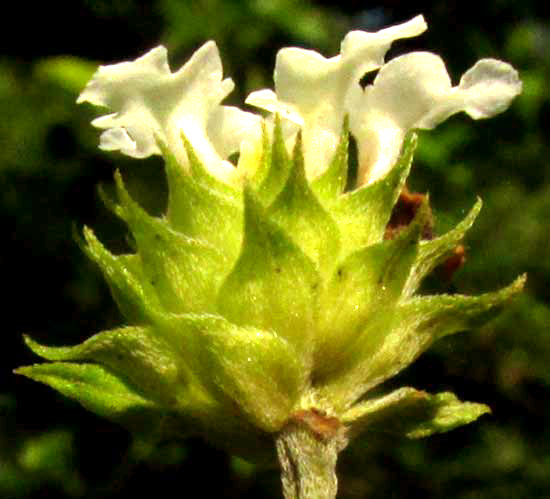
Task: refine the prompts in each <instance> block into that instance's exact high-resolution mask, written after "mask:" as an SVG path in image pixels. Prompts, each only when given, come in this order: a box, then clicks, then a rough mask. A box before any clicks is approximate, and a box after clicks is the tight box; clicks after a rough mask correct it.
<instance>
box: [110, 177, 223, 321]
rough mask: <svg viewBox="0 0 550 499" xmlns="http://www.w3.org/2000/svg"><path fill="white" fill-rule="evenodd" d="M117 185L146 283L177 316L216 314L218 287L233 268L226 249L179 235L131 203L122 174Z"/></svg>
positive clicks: (163, 221)
mask: <svg viewBox="0 0 550 499" xmlns="http://www.w3.org/2000/svg"><path fill="white" fill-rule="evenodd" d="M116 183H117V191H118V195H119V198H120V200H121V203H122V204H121V206H122V209H123V216H124V219H125V220H126V222H127V223H128V225H129V227H130V229H131V231H132V234H133V236H134V238H135V240H136V243H137V247H138V255H139V258H140V261H141V266H142V268H143V274H144V277H145V280H146V281H147V282H148V285H150V286H152V287H153V288H154V289H155V290H156V292H157V295H158V296H159V299H160V300H161V302H162V304H163V306H164V307H165V308H166V309H167V310H169V311H171V312H176V313H184V312H199V311H201V312H208V311H211V312H213V311H214V309H215V299H216V295H217V291H218V287H219V286H220V284H221V282H222V280H223V279H224V277H225V273H226V272H227V270H228V268H230V267H227V261H226V259H225V255H224V254H223V249H222V250H221V251H220V250H219V249H218V248H216V247H213V246H212V244H211V243H208V242H205V241H202V240H198V239H193V238H190V237H188V236H186V235H184V234H181V233H179V232H176V231H175V230H173V229H172V228H171V227H170V226H169V225H168V222H167V221H166V220H162V219H160V218H155V217H152V216H150V215H149V214H147V213H146V212H145V211H144V210H143V209H142V208H141V207H140V206H139V205H138V204H137V203H136V202H135V201H133V200H132V198H131V197H130V195H129V194H128V192H127V191H126V189H125V187H124V184H123V182H122V178H121V176H120V174H117V175H116Z"/></svg>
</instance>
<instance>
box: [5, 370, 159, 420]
mask: <svg viewBox="0 0 550 499" xmlns="http://www.w3.org/2000/svg"><path fill="white" fill-rule="evenodd" d="M15 373H16V374H22V375H23V376H26V377H27V378H30V379H33V380H35V381H39V382H40V383H44V384H46V385H49V386H51V387H52V388H54V389H56V390H57V391H58V392H60V393H62V394H63V395H65V396H67V397H70V398H73V399H75V400H77V401H78V402H80V404H82V405H83V406H84V407H85V408H86V409H88V410H90V411H92V412H94V413H96V414H98V415H100V416H102V417H105V418H107V419H110V420H112V421H115V422H118V423H121V424H128V423H131V421H132V420H133V419H135V418H136V417H137V418H138V419H141V418H143V417H145V415H147V414H148V415H150V414H151V413H152V412H155V411H156V405H155V404H154V403H153V402H151V401H150V400H147V399H146V398H144V397H143V396H142V395H140V394H138V393H137V392H136V391H135V390H134V389H133V387H131V386H130V385H129V384H128V383H127V382H125V381H123V380H121V379H120V378H119V377H117V376H115V375H114V374H113V373H112V372H111V371H110V370H109V369H107V368H105V367H103V366H99V365H97V364H74V363H68V362H54V363H51V364H35V365H33V366H26V367H20V368H19V369H17V370H16V371H15Z"/></svg>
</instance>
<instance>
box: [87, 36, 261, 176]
mask: <svg viewBox="0 0 550 499" xmlns="http://www.w3.org/2000/svg"><path fill="white" fill-rule="evenodd" d="M222 77H223V73H222V65H221V61H220V56H219V53H218V49H217V47H216V44H215V43H214V42H207V43H206V44H204V45H203V46H202V47H201V48H200V49H198V50H197V51H196V52H195V53H194V54H193V56H192V57H191V59H190V60H189V61H188V62H187V63H186V64H185V65H184V66H183V67H182V68H181V69H180V70H179V71H177V72H175V73H172V72H171V71H170V68H169V66H168V61H167V57H166V49H165V48H164V47H162V46H159V47H156V48H154V49H152V50H151V51H149V52H148V53H147V54H145V55H144V56H142V57H140V58H138V59H136V60H135V61H132V62H122V63H119V64H113V65H109V66H101V67H100V68H99V69H98V70H97V72H96V73H95V75H94V76H93V78H92V80H91V81H90V82H89V83H88V85H87V86H86V88H85V89H84V91H83V92H82V93H81V94H80V96H79V98H78V100H77V102H79V103H80V102H85V101H87V102H90V103H92V104H95V105H99V106H105V107H107V108H109V109H110V110H112V111H113V113H112V114H108V115H105V116H102V117H100V118H97V119H95V120H94V121H93V122H92V124H93V125H94V126H96V127H98V128H104V129H106V131H105V132H103V133H102V135H101V141H100V148H101V149H104V150H109V151H111V150H119V151H120V152H122V153H124V154H126V155H128V156H132V157H135V158H144V157H147V156H150V155H152V154H160V150H159V148H158V146H157V137H158V139H160V140H162V141H163V142H164V143H165V144H166V145H167V146H168V148H169V149H170V151H171V152H172V154H174V155H175V157H176V158H177V159H178V161H179V162H180V163H181V164H182V165H183V166H184V167H185V166H186V164H187V157H186V153H185V149H184V147H183V143H182V139H181V134H182V133H183V134H184V135H185V136H186V138H187V139H188V140H189V141H190V143H191V144H192V146H193V148H194V149H195V152H196V153H197V155H198V157H199V158H200V159H201V160H202V162H203V163H204V165H205V167H206V168H207V169H208V170H209V171H210V172H211V173H212V174H214V175H216V176H217V177H219V178H221V179H223V180H226V181H231V178H232V177H233V175H234V172H235V168H234V166H233V165H232V164H231V163H229V162H228V161H226V158H227V157H228V156H229V155H230V154H232V153H233V152H235V151H237V150H238V149H239V145H240V143H241V141H242V139H243V138H244V137H246V135H247V134H248V132H249V131H250V129H251V128H254V127H256V126H257V124H258V122H259V120H260V118H259V117H257V116H255V115H253V114H251V113H246V112H244V111H241V110H240V109H238V108H235V107H229V106H221V105H220V102H221V101H222V100H223V99H224V98H225V97H226V96H227V95H228V94H229V93H230V92H231V90H233V87H234V85H233V82H232V81H231V80H230V79H222Z"/></svg>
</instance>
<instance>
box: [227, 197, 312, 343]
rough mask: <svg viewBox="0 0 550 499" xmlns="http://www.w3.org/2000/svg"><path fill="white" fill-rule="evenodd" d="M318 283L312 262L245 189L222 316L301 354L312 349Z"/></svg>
mask: <svg viewBox="0 0 550 499" xmlns="http://www.w3.org/2000/svg"><path fill="white" fill-rule="evenodd" d="M318 285H319V277H318V273H317V272H316V270H315V266H314V264H313V262H311V260H310V259H309V258H308V257H307V256H306V255H304V253H303V252H302V251H301V250H300V249H299V248H298V247H297V246H296V245H295V244H294V243H293V242H292V241H291V240H290V239H289V238H288V237H287V236H286V235H285V234H284V232H283V231H282V230H281V229H280V228H279V227H278V226H277V225H275V224H274V223H273V222H271V221H270V220H268V219H267V217H266V215H265V213H264V212H263V209H262V207H261V206H260V204H259V203H258V202H257V201H256V200H255V199H254V198H253V194H251V193H250V192H249V191H248V190H246V192H245V234H244V241H243V248H242V252H241V255H240V256H239V259H238V261H237V263H236V264H235V267H234V269H233V271H232V272H231V274H230V275H229V276H228V277H227V279H226V281H225V283H224V284H223V286H222V287H221V289H220V293H219V296H218V309H219V312H220V313H221V315H223V316H224V317H227V318H228V319H229V320H230V321H232V322H234V323H235V324H238V325H249V326H254V327H257V328H259V329H264V330H272V331H275V332H276V333H277V334H279V335H280V336H282V337H283V338H286V339H287V340H289V341H290V343H291V344H293V345H294V346H296V348H297V349H298V351H299V352H302V353H303V352H305V351H308V352H311V345H312V339H313V334H314V331H313V326H314V317H315V308H316V295H317V288H318Z"/></svg>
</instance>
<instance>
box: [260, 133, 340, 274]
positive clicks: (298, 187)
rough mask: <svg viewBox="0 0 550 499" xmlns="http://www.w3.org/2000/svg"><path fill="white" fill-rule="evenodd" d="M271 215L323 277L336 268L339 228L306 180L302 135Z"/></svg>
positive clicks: (297, 141) (270, 212)
mask: <svg viewBox="0 0 550 499" xmlns="http://www.w3.org/2000/svg"><path fill="white" fill-rule="evenodd" d="M268 215H269V217H270V219H271V220H274V221H275V222H276V223H277V224H278V225H280V226H281V227H282V228H283V230H284V231H285V233H286V234H287V235H289V236H290V238H291V239H292V241H293V242H294V243H295V244H296V245H297V246H298V247H299V248H300V249H301V250H302V251H303V252H304V253H305V254H306V255H307V256H308V257H309V258H310V259H311V260H313V261H314V262H315V263H316V264H317V266H318V268H319V269H320V271H321V274H324V273H325V272H326V271H328V270H330V269H331V268H332V267H333V266H334V264H335V262H336V260H337V258H338V252H339V246H340V244H339V240H338V227H337V226H336V224H335V222H334V220H333V219H332V218H331V217H330V215H329V214H328V213H327V212H326V211H325V209H324V208H323V207H322V206H321V204H320V203H319V201H318V200H317V197H316V196H315V194H314V193H313V192H312V191H311V189H310V186H309V183H308V181H307V179H306V172H305V169H304V157H303V154H302V140H301V134H298V136H297V138H296V145H295V148H294V157H293V161H292V170H291V171H290V175H289V177H288V180H287V182H286V184H285V186H284V188H283V190H282V191H281V193H280V194H279V196H278V197H277V199H276V200H275V201H274V203H273V204H272V205H271V207H270V208H269V210H268Z"/></svg>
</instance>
